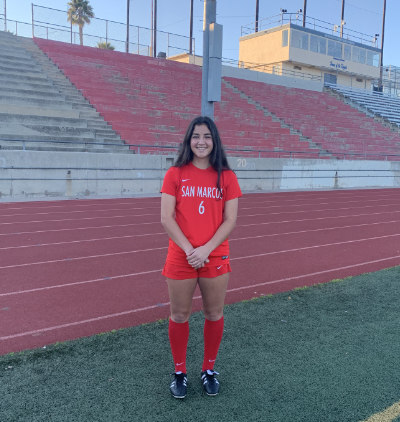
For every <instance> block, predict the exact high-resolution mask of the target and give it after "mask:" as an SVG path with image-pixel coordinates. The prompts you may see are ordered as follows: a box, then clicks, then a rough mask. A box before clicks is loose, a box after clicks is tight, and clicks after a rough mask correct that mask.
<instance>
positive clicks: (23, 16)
mask: <svg viewBox="0 0 400 422" xmlns="http://www.w3.org/2000/svg"><path fill="white" fill-rule="evenodd" d="M4 1H6V2H7V19H11V20H15V21H20V22H28V23H29V22H31V21H32V14H31V9H32V8H31V1H30V0H0V9H1V8H2V7H3V6H2V5H3V2H4ZM383 1H384V0H346V1H345V13H344V14H345V17H344V20H345V22H346V27H347V28H349V29H351V30H353V31H358V32H360V33H364V34H369V35H371V37H373V36H374V34H381V33H382V15H383ZM34 3H35V4H37V5H41V6H46V7H51V8H54V9H60V10H67V3H68V1H67V0H35V2H34ZM151 3H152V0H130V24H131V25H137V26H141V27H147V28H150V27H151ZM157 3H158V13H157V27H158V30H160V31H166V32H170V33H174V34H179V35H184V36H189V17H190V0H158V1H157ZM90 4H91V5H92V7H93V11H94V14H95V16H96V17H97V18H103V19H109V20H113V21H117V22H126V11H127V0H90ZM110 5H111V7H110ZM303 5H304V0H275V1H269V0H259V20H260V21H262V19H267V18H269V17H271V16H274V15H278V14H279V13H280V9H281V8H284V9H286V10H287V11H288V12H289V13H296V12H297V11H298V10H299V9H302V8H303ZM255 9H256V0H217V22H218V23H220V24H222V25H223V53H222V56H223V57H224V58H230V59H234V60H238V55H239V38H240V36H241V28H242V26H248V25H250V26H252V27H254V20H255ZM203 12H204V0H194V25H193V26H194V28H193V36H194V38H195V52H196V54H198V55H201V54H202V39H203ZM341 12H342V0H307V17H310V18H311V17H312V18H316V19H319V20H322V21H326V22H329V23H332V24H340V21H341ZM0 13H2V11H1V12H0ZM398 16H400V0H387V5H386V23H385V39H384V50H383V51H384V54H383V62H384V65H385V66H387V65H394V66H399V67H400V26H399V24H398V22H399V21H398ZM26 27H27V28H28V26H26ZM21 35H23V34H21ZM380 46H381V38H380V37H379V38H378V47H379V48H380Z"/></svg>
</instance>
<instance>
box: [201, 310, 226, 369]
mask: <svg viewBox="0 0 400 422" xmlns="http://www.w3.org/2000/svg"><path fill="white" fill-rule="evenodd" d="M223 333H224V317H222V318H221V319H219V320H218V321H210V320H208V319H206V320H205V322H204V360H203V367H202V371H205V370H207V369H214V363H215V360H216V359H217V354H218V349H219V345H220V344H221V340H222V334H223Z"/></svg>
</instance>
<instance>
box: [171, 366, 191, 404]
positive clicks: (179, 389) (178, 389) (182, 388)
mask: <svg viewBox="0 0 400 422" xmlns="http://www.w3.org/2000/svg"><path fill="white" fill-rule="evenodd" d="M172 375H173V376H174V380H173V381H172V382H171V385H170V386H169V389H170V391H171V394H172V395H173V396H174V397H175V398H176V399H184V398H185V397H186V392H187V375H186V374H184V373H183V372H179V373H176V372H175V373H174V374H172Z"/></svg>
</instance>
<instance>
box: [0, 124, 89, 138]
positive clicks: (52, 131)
mask: <svg viewBox="0 0 400 422" xmlns="http://www.w3.org/2000/svg"><path fill="white" fill-rule="evenodd" d="M23 126H24V127H25V128H28V129H32V130H35V131H37V132H40V134H47V135H52V136H53V137H55V136H57V137H58V136H69V137H71V138H72V137H73V138H78V139H85V140H87V139H89V140H93V139H95V138H96V134H95V131H94V130H93V129H88V128H87V127H86V128H82V127H74V126H53V125H47V124H44V125H43V124H38V125H33V124H26V123H25V124H24V125H23ZM0 128H1V124H0Z"/></svg>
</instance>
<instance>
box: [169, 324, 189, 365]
mask: <svg viewBox="0 0 400 422" xmlns="http://www.w3.org/2000/svg"><path fill="white" fill-rule="evenodd" d="M168 336H169V343H170V345H171V352H172V358H173V359H174V364H175V372H184V373H186V350H187V344H188V340H189V322H188V321H186V322H183V323H178V322H175V321H172V319H171V318H170V319H169V326H168Z"/></svg>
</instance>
